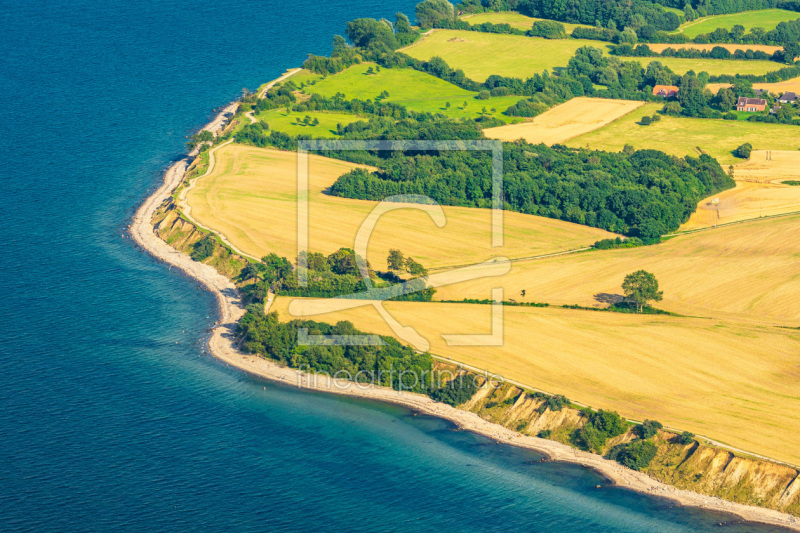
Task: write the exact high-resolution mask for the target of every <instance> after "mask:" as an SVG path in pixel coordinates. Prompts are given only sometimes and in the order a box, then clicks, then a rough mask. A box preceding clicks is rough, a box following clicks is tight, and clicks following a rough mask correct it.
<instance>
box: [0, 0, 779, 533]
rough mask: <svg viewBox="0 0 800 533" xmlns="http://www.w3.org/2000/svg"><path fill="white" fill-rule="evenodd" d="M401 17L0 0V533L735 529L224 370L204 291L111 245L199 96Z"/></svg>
mask: <svg viewBox="0 0 800 533" xmlns="http://www.w3.org/2000/svg"><path fill="white" fill-rule="evenodd" d="M398 10H403V11H404V12H406V13H408V14H409V15H411V14H412V13H413V2H411V1H408V0H397V1H395V2H377V1H375V0H352V1H348V2H313V1H310V0H297V1H295V2H276V1H271V2H270V1H263V0H262V1H255V0H213V1H209V0H196V1H195V2H191V3H183V2H168V1H165V0H127V1H126V2H99V1H87V0H66V1H65V0H58V1H56V0H40V1H38V2H9V1H7V0H2V1H0V29H1V30H2V35H0V87H1V88H2V90H0V99H2V107H0V109H2V110H3V111H4V120H3V123H4V131H3V133H2V134H1V135H0V155H1V156H2V160H1V161H0V178H1V179H2V204H0V205H2V212H1V213H0V214H1V216H0V244H1V245H2V246H1V247H0V254H2V255H0V260H1V261H2V276H0V295H2V300H1V301H0V319H1V320H2V322H1V326H0V327H2V335H0V364H2V366H1V367H0V530H2V531H37V532H47V531H53V532H64V531H103V532H104V531H200V530H209V531H223V530H225V531H305V530H312V529H313V530H320V531H482V532H486V531H504V532H508V531H520V530H526V531H705V530H712V529H716V524H717V523H718V522H720V521H728V520H730V519H731V517H729V516H725V515H719V514H713V513H706V512H702V511H699V510H692V509H681V508H673V507H671V506H670V505H669V503H668V502H665V501H664V500H659V499H654V498H648V497H645V496H642V495H638V494H634V493H631V492H629V491H625V490H621V489H617V488H613V487H608V486H606V484H605V483H604V482H603V480H602V479H601V478H600V477H598V476H597V475H596V474H594V473H592V472H590V471H587V470H585V469H582V468H580V467H576V466H569V465H562V464H556V463H537V462H536V461H537V460H538V456H536V455H535V454H533V453H530V452H526V451H521V450H517V449H514V448H511V447H507V446H499V445H495V444H493V443H492V442H491V441H489V440H487V439H485V438H482V437H478V436H475V435H472V434H469V433H465V432H460V431H454V428H453V427H452V426H451V425H450V424H449V423H447V422H444V421H441V420H437V419H433V418H429V417H425V416H414V414H413V413H411V412H409V411H407V410H405V409H401V408H397V407H394V406H387V405H381V404H376V403H369V402H364V401H356V400H353V399H346V398H336V397H330V396H327V395H322V394H315V393H307V392H301V391H297V390H295V389H292V388H289V387H281V386H275V385H271V384H268V383H263V382H261V381H259V380H258V379H255V378H252V377H249V376H247V375H244V374H242V373H241V372H239V371H236V370H234V369H231V368H228V367H226V366H225V365H223V364H221V363H219V362H218V361H216V360H213V359H211V358H209V357H208V356H207V355H205V354H204V352H203V345H204V339H205V335H206V331H207V329H208V328H209V327H210V326H211V325H212V324H213V322H214V320H215V316H214V313H215V307H214V302H213V299H212V298H211V296H210V295H209V294H208V293H206V292H205V291H203V290H201V289H200V288H199V287H198V286H197V284H196V283H194V282H193V281H191V280H189V279H186V278H185V277H182V276H181V275H179V274H178V273H176V272H174V271H172V272H170V271H169V270H168V268H167V267H165V266H164V265H162V264H159V263H157V262H155V261H154V260H152V259H151V258H150V257H148V256H147V255H145V254H144V253H142V252H140V251H139V250H137V249H136V247H135V246H133V244H132V243H131V241H130V239H128V238H127V237H126V236H125V226H126V224H127V223H128V221H129V219H130V217H131V215H132V213H133V211H134V209H135V206H136V205H137V204H138V203H139V202H140V201H141V200H142V199H143V198H144V197H146V196H147V195H148V193H149V191H151V190H152V189H153V188H154V187H155V186H156V184H157V183H158V182H159V181H160V175H161V172H162V171H163V170H164V168H165V167H166V166H167V165H168V164H169V162H170V161H171V160H172V159H173V158H175V157H176V156H178V155H179V154H181V152H182V146H183V143H184V142H185V136H186V135H187V134H189V133H191V132H192V131H193V130H195V129H196V128H198V127H199V126H201V125H202V124H204V123H205V122H206V121H207V120H208V119H209V118H210V116H211V112H212V108H214V107H215V106H220V105H223V104H225V103H226V102H228V101H229V100H231V99H233V98H234V97H236V96H237V95H238V94H239V92H240V90H241V88H242V87H248V88H251V89H253V88H255V87H257V86H258V85H259V84H260V83H262V82H264V81H266V80H269V79H273V78H275V77H276V76H278V75H280V74H281V73H282V72H283V70H284V69H285V68H287V67H291V66H296V65H299V64H300V63H301V62H302V60H303V59H304V58H305V56H306V54H307V53H308V52H313V53H321V54H325V53H328V52H329V51H330V41H331V37H332V36H333V34H334V33H341V32H342V30H343V26H344V22H345V21H346V20H349V19H352V18H355V17H357V16H373V17H380V16H386V17H389V18H393V14H394V13H395V12H396V11H398ZM598 485H599V486H600V487H599V488H598ZM726 530H727V531H770V528H766V527H756V526H754V525H738V526H737V525H731V526H729V527H728V528H727V529H726Z"/></svg>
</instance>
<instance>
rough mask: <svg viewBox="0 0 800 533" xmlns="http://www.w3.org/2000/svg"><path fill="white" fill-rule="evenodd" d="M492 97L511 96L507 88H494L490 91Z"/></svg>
mask: <svg viewBox="0 0 800 533" xmlns="http://www.w3.org/2000/svg"><path fill="white" fill-rule="evenodd" d="M490 93H491V95H492V96H508V95H509V94H511V89H509V88H508V87H495V88H493V89H492V90H491V91H490Z"/></svg>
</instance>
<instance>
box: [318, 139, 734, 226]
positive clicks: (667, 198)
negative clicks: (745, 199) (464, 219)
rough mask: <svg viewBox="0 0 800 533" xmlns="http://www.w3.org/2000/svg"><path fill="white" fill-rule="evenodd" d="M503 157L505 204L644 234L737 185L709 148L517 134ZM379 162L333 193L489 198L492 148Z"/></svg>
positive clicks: (483, 201) (460, 201)
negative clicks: (629, 145)
mask: <svg viewBox="0 0 800 533" xmlns="http://www.w3.org/2000/svg"><path fill="white" fill-rule="evenodd" d="M384 133H385V132H383V131H381V132H380V134H384ZM451 138H452V137H451ZM503 158H504V161H503V165H504V176H503V197H504V207H505V209H507V210H513V211H518V212H522V213H526V214H533V215H539V216H547V217H550V218H559V219H562V220H567V221H570V222H575V223H578V224H585V225H589V226H593V227H599V228H603V229H606V230H609V231H613V232H617V233H622V234H625V235H629V236H633V237H638V238H641V239H645V240H652V239H657V238H658V237H659V236H660V235H663V234H665V233H667V232H669V231H673V230H675V229H677V228H678V227H679V226H680V224H682V223H683V222H685V221H686V220H687V219H688V217H689V216H690V215H691V213H693V212H694V210H695V207H696V205H697V202H699V201H700V199H702V198H704V197H706V196H708V195H711V194H714V193H716V192H718V191H721V190H724V189H726V188H730V187H731V186H732V185H733V182H732V180H731V178H730V177H729V176H727V174H726V173H725V172H724V171H723V170H722V168H721V167H720V166H719V163H717V161H716V160H714V159H713V158H711V157H709V156H707V155H701V156H700V157H699V158H693V157H689V156H687V157H685V158H677V157H673V156H669V155H667V154H664V153H662V152H658V151H654V150H640V151H637V152H634V153H631V154H627V153H624V152H622V153H609V152H598V151H592V150H584V149H578V150H575V149H568V148H565V147H559V146H553V147H547V146H544V145H530V144H527V143H525V142H522V141H518V142H514V143H506V144H505V145H504V155H503ZM375 164H376V166H378V167H379V170H378V171H377V172H368V171H366V170H362V169H356V170H353V171H351V172H349V173H347V174H344V175H343V176H341V177H339V178H338V179H337V181H336V182H335V183H334V184H333V186H332V187H331V194H333V195H335V196H342V197H348V198H357V199H364V200H380V199H383V198H386V197H388V196H393V195H426V196H428V197H430V198H432V199H433V200H435V201H436V202H438V203H440V204H442V205H458V206H466V207H483V208H487V207H491V205H492V203H491V202H492V171H491V159H490V157H489V154H484V153H477V152H454V151H442V152H439V153H435V154H432V153H425V154H418V153H409V154H407V155H404V156H401V155H399V154H394V155H393V156H392V157H389V158H386V159H379V160H378V161H377V162H375Z"/></svg>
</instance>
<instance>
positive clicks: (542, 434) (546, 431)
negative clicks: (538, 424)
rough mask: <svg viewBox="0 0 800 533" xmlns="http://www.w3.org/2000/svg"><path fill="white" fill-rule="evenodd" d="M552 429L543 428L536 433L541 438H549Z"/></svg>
mask: <svg viewBox="0 0 800 533" xmlns="http://www.w3.org/2000/svg"><path fill="white" fill-rule="evenodd" d="M550 434H551V431H550V430H549V429H543V430H542V431H540V432H539V433H537V434H536V436H537V437H539V438H540V439H548V438H550Z"/></svg>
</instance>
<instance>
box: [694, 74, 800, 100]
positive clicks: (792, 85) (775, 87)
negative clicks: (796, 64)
mask: <svg viewBox="0 0 800 533" xmlns="http://www.w3.org/2000/svg"><path fill="white" fill-rule="evenodd" d="M730 86H731V84H730V83H707V84H706V89H708V90H709V91H711V92H712V93H714V94H717V92H719V90H720V89H721V88H723V87H730ZM753 89H766V90H767V91H769V92H771V93H772V94H776V95H778V96H780V95H782V94H783V93H785V92H793V93H798V94H800V78H792V79H790V80H786V81H779V82H777V83H754V84H753Z"/></svg>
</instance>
